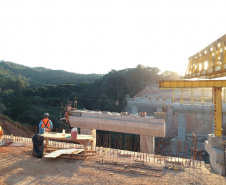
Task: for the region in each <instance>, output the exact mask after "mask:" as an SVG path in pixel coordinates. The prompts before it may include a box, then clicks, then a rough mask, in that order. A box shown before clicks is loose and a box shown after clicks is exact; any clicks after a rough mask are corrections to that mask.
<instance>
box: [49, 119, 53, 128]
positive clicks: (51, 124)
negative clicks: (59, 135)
mask: <svg viewBox="0 0 226 185" xmlns="http://www.w3.org/2000/svg"><path fill="white" fill-rule="evenodd" d="M49 124H50V130H52V129H53V123H52V121H51V120H49Z"/></svg>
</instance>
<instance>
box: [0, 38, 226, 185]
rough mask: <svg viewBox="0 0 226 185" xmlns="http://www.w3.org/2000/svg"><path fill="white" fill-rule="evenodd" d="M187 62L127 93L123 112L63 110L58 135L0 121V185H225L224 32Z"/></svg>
mask: <svg viewBox="0 0 226 185" xmlns="http://www.w3.org/2000/svg"><path fill="white" fill-rule="evenodd" d="M188 62H189V63H188V67H187V70H186V73H185V79H183V80H180V81H159V82H158V84H153V85H152V86H149V87H146V88H145V89H144V90H143V91H142V92H140V94H139V95H137V96H135V97H132V98H131V97H129V96H128V97H127V105H126V107H125V112H121V113H118V112H107V111H103V112H101V111H92V110H78V109H77V108H76V107H77V106H72V104H70V105H69V106H66V107H63V108H62V109H61V111H62V112H61V114H64V115H65V118H61V121H62V126H63V125H66V126H65V127H64V128H65V130H66V132H65V130H63V131H62V129H58V130H57V129H56V128H54V129H53V130H52V132H50V133H40V131H39V128H38V127H37V126H29V125H24V126H21V125H17V124H16V123H14V122H13V121H11V120H7V119H5V118H4V117H0V126H1V128H2V130H3V134H2V138H1V139H2V146H1V147H0V154H1V155H0V162H1V164H2V167H1V169H0V172H1V173H0V174H1V177H0V183H1V184H40V183H42V184H226V178H225V175H226V156H225V151H226V115H225V114H226V103H225V101H226V97H225V95H226V92H225V88H226V80H224V78H223V77H225V76H226V35H224V36H222V37H220V38H219V39H217V40H216V41H214V42H213V43H211V44H210V45H208V46H207V47H205V48H204V49H203V50H201V51H199V52H198V53H196V54H194V55H193V56H191V57H189V59H188ZM74 104H76V105H77V101H76V102H74ZM61 107H62V105H61ZM65 113H66V114H65ZM62 128H63V127H62ZM71 128H78V131H77V130H76V137H72V131H71ZM99 131H101V132H99ZM114 133H122V134H124V135H117V134H114ZM34 135H39V136H42V137H43V145H44V146H43V147H44V151H43V156H42V157H41V158H37V157H34V155H33V154H32V148H33V147H34V141H33V140H34ZM33 152H34V151H33ZM28 164H29V165H28ZM49 169H51V170H49ZM47 171H48V172H47ZM34 174H36V175H35V176H34Z"/></svg>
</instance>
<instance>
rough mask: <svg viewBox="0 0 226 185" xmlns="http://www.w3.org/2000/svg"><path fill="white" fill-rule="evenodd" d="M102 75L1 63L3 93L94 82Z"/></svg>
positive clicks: (0, 87) (0, 76)
mask: <svg viewBox="0 0 226 185" xmlns="http://www.w3.org/2000/svg"><path fill="white" fill-rule="evenodd" d="M101 77H102V75H100V74H77V73H71V72H66V71H63V70H51V69H46V68H43V67H36V68H30V67H26V66H23V65H19V64H15V63H12V62H6V61H3V60H1V61H0V89H1V91H15V90H22V89H28V88H36V87H42V86H47V85H61V84H71V83H73V84H74V83H83V82H93V81H95V80H97V79H100V78H101Z"/></svg>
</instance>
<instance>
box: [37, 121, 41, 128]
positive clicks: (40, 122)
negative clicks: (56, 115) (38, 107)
mask: <svg viewBox="0 0 226 185" xmlns="http://www.w3.org/2000/svg"><path fill="white" fill-rule="evenodd" d="M38 126H39V128H41V127H42V120H41V121H40V123H39V125H38Z"/></svg>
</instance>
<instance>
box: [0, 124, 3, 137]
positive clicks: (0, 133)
mask: <svg viewBox="0 0 226 185" xmlns="http://www.w3.org/2000/svg"><path fill="white" fill-rule="evenodd" d="M2 134H3V131H2V127H1V126H0V140H1V138H2Z"/></svg>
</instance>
